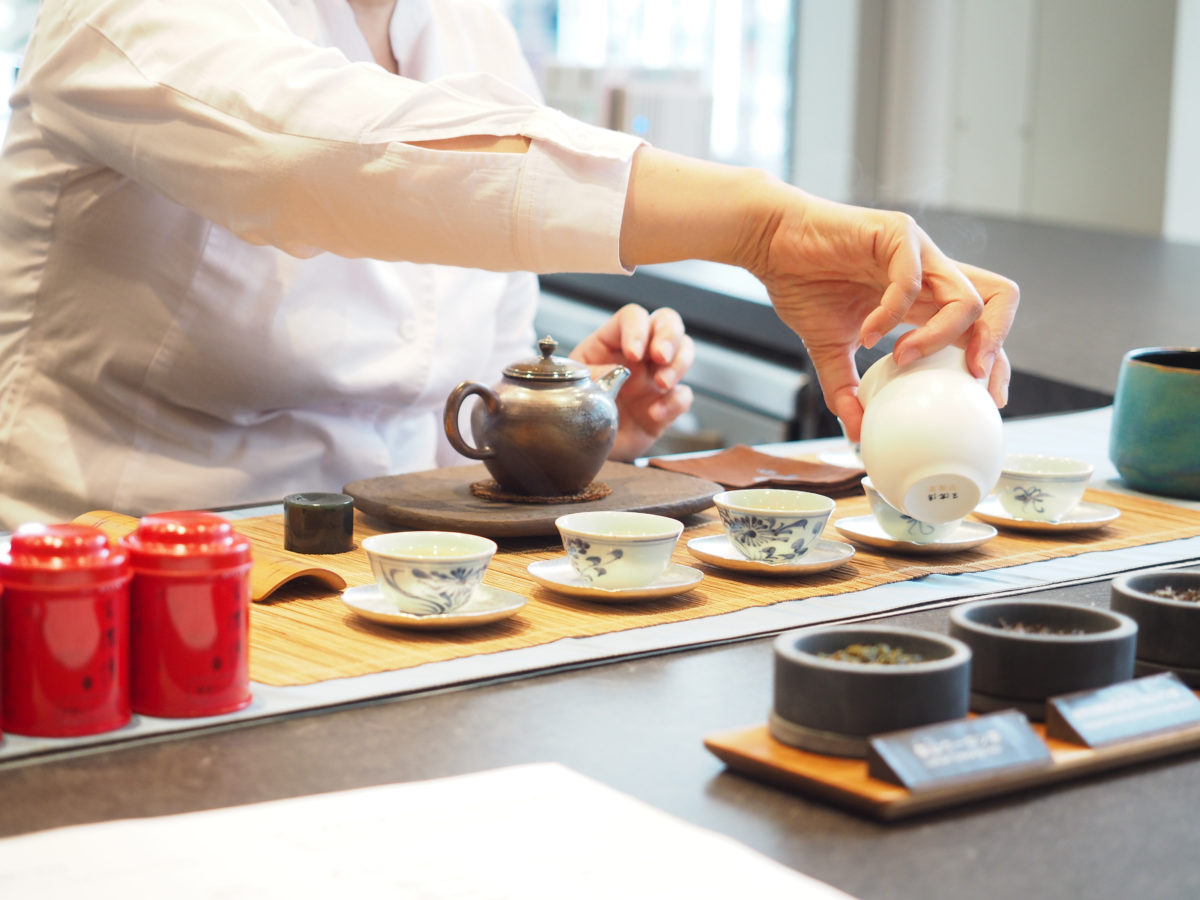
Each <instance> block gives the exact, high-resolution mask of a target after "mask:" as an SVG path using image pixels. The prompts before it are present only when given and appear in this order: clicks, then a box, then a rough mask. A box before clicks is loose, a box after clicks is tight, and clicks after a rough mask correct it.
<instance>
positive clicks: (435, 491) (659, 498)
mask: <svg viewBox="0 0 1200 900" xmlns="http://www.w3.org/2000/svg"><path fill="white" fill-rule="evenodd" d="M490 478H491V476H490V475H489V474H488V471H487V469H486V468H484V466H483V464H482V463H477V464H475V465H469V466H453V467H449V468H445V469H433V470H432V471H428V472H413V473H410V474H407V475H384V476H381V477H379V478H366V479H363V480H361V481H353V482H351V483H350V484H348V485H346V487H345V488H344V489H343V490H345V492H346V493H347V494H349V495H350V496H351V497H353V498H354V503H355V506H356V507H357V508H358V509H359V510H360V511H362V512H363V513H365V514H367V515H369V516H373V517H375V518H377V519H382V520H383V521H385V522H389V523H391V524H393V525H396V526H398V527H400V528H411V529H423V528H425V529H431V530H435V531H466V532H470V533H472V534H479V535H483V536H484V537H531V536H536V535H555V534H557V533H558V532H557V530H556V529H555V527H554V520H555V519H557V518H558V517H559V516H561V515H565V514H567V513H571V512H581V511H583V510H592V509H623V510H631V511H634V512H648V513H659V514H661V515H664V516H674V517H676V518H679V517H682V516H688V515H691V514H692V513H697V512H700V511H701V510H703V509H707V508H708V507H709V506H711V505H712V498H713V496H714V495H716V494H717V493H719V492H720V491H722V490H724V488H722V487H721V485H719V484H716V483H715V482H712V481H705V480H704V479H703V478H697V477H695V476H694V475H685V474H682V473H680V472H668V471H667V470H666V469H658V468H648V467H646V468H644V467H641V466H634V465H631V464H629V463H618V462H606V463H605V464H604V467H603V468H602V469H601V470H600V474H599V475H597V476H596V480H597V481H602V482H604V483H605V484H606V485H608V486H609V487H610V488H611V489H612V493H610V494H609V495H608V496H607V497H602V498H600V499H599V500H588V501H584V502H578V503H507V502H503V501H495V500H485V499H483V498H481V497H476V496H475V495H474V494H472V493H471V484H472V483H473V482H476V481H486V480H488V479H490Z"/></svg>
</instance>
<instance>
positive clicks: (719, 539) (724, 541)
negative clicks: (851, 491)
mask: <svg viewBox="0 0 1200 900" xmlns="http://www.w3.org/2000/svg"><path fill="white" fill-rule="evenodd" d="M687 548H688V551H689V552H690V553H691V554H692V556H694V557H696V559H699V560H703V561H704V562H706V563H712V564H713V565H714V566H720V567H721V568H723V569H736V570H737V571H739V572H753V573H755V574H756V575H813V574H815V573H817V572H825V571H827V570H829V569H836V568H837V567H838V566H840V565H841V564H842V563H845V562H849V561H850V559H851V557H853V556H854V548H853V547H851V546H850V545H849V544H846V543H843V542H842V541H825V540H819V541H817V543H816V544H815V545H814V546H813V547H812V549H811V550H809V551H808V552H807V553H805V554H804V555H803V556H802V557H800V559H797V560H793V561H792V562H777V563H768V562H762V561H760V560H757V559H746V557H744V556H742V554H740V553H739V552H738V551H737V549H736V548H735V547H734V546H733V544H731V543H730V542H729V537H728V536H727V535H724V534H712V535H709V536H708V537H698V538H692V539H691V540H690V541H688V543H687Z"/></svg>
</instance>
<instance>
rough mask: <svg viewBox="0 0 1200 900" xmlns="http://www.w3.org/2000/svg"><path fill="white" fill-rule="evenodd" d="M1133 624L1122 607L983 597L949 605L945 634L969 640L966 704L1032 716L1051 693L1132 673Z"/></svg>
mask: <svg viewBox="0 0 1200 900" xmlns="http://www.w3.org/2000/svg"><path fill="white" fill-rule="evenodd" d="M1017 625H1020V626H1022V627H1024V628H1026V629H1035V630H1025V631H1018V630H1013V629H1014V628H1015V626H1017ZM1037 629H1044V631H1040V630H1037ZM1137 630H1138V628H1137V623H1136V622H1134V621H1133V620H1132V619H1130V618H1129V617H1128V616H1125V615H1122V614H1121V613H1117V612H1110V611H1109V610H1104V609H1095V608H1093V607H1090V606H1078V605H1076V604H1074V603H1060V602H1056V601H1051V600H983V601H979V602H976V603H968V604H966V605H964V606H959V607H956V608H955V609H953V610H952V611H951V612H950V634H952V635H953V636H954V637H956V638H958V639H960V640H961V641H963V642H964V643H965V644H967V645H968V646H969V647H970V648H971V653H972V660H971V709H973V710H975V711H976V712H992V711H995V710H999V709H1019V710H1021V711H1022V712H1023V713H1025V714H1026V715H1027V716H1029V718H1031V719H1034V720H1036V721H1041V720H1043V719H1044V718H1045V716H1046V700H1047V699H1048V698H1050V697H1056V696H1058V695H1060V694H1069V693H1072V692H1074V691H1086V690H1090V689H1092V688H1099V687H1104V686H1105V685H1109V684H1113V683H1115V682H1118V681H1127V680H1128V679H1130V678H1132V677H1133V659H1134V650H1135V648H1136V644H1137ZM1070 632H1078V633H1070Z"/></svg>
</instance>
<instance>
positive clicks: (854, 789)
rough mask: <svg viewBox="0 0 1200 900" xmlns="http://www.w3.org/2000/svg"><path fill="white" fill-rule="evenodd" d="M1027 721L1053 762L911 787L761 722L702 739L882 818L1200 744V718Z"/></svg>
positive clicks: (738, 762) (763, 774) (763, 775)
mask: <svg viewBox="0 0 1200 900" xmlns="http://www.w3.org/2000/svg"><path fill="white" fill-rule="evenodd" d="M1033 729H1034V731H1035V732H1037V734H1038V735H1039V736H1040V737H1041V738H1042V739H1043V740H1044V741H1045V742H1046V746H1047V748H1048V749H1049V750H1050V754H1051V756H1052V757H1053V759H1054V762H1053V764H1052V765H1050V766H1048V767H1046V768H1042V769H1037V770H1032V771H1017V772H1012V773H1009V774H998V775H995V776H993V777H990V778H988V779H986V780H983V781H974V782H970V783H967V784H959V785H945V786H943V787H937V788H931V789H929V790H922V791H915V792H914V791H909V790H907V789H906V788H903V787H897V786H896V785H893V784H888V783H887V782H885V781H880V780H879V779H877V778H872V777H871V776H870V775H868V774H867V761H866V760H865V759H847V758H843V757H836V756H822V755H820V754H817V753H809V752H806V751H804V750H799V749H797V748H795V747H790V746H788V745H787V744H783V743H780V742H779V741H777V740H775V739H774V738H773V737H771V735H770V733H769V732H768V731H767V727H766V726H765V725H763V726H759V727H756V728H748V729H744V730H740V731H730V732H724V733H722V734H717V735H713V736H711V737H709V738H706V739H705V741H704V746H705V747H707V748H708V749H709V750H710V751H711V752H712V753H714V754H715V755H716V756H717V758H719V759H720V760H721V761H722V762H724V763H725V765H727V766H728V767H729V768H730V769H732V770H734V771H735V772H739V773H741V774H743V775H748V776H750V777H751V778H756V779H758V780H760V781H766V782H769V783H771V784H775V785H778V786H780V787H784V788H787V789H789V790H793V791H796V792H798V793H801V794H806V795H809V796H812V797H817V798H819V799H821V800H826V801H829V802H831V803H834V804H837V805H838V806H844V807H846V808H848V809H851V810H854V811H855V812H859V813H863V814H866V815H868V816H871V817H873V818H877V819H885V820H890V819H902V818H906V817H908V816H913V815H917V814H919V813H924V812H930V811H932V810H936V809H943V808H946V807H950V806H959V805H962V804H964V803H969V802H971V801H972V800H981V799H983V798H985V797H995V796H1000V795H1003V794H1010V793H1014V792H1016V791H1020V790H1025V789H1028V788H1033V787H1038V786H1040V785H1044V784H1052V783H1054V782H1059V781H1067V780H1069V779H1072V778H1079V777H1081V776H1084V775H1090V774H1092V773H1094V772H1101V771H1104V770H1106V769H1115V768H1119V767H1121V766H1129V765H1134V764H1136V763H1140V762H1146V761H1148V760H1152V759H1158V758H1160V757H1164V756H1172V755H1175V754H1179V753H1186V752H1187V751H1189V750H1194V749H1196V748H1197V747H1200V725H1190V726H1187V727H1184V728H1179V729H1175V730H1172V731H1167V732H1159V733H1157V734H1151V735H1146V736H1145V737H1140V738H1135V739H1132V740H1128V741H1123V742H1121V743H1118V744H1111V745H1108V746H1104V747H1099V748H1090V747H1083V746H1079V745H1076V744H1068V743H1066V742H1063V741H1057V740H1054V739H1052V738H1046V737H1045V728H1044V727H1043V726H1042V725H1041V724H1038V723H1034V724H1033Z"/></svg>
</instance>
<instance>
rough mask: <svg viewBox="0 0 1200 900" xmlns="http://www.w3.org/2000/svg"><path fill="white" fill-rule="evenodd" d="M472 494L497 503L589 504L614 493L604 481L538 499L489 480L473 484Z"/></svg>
mask: <svg viewBox="0 0 1200 900" xmlns="http://www.w3.org/2000/svg"><path fill="white" fill-rule="evenodd" d="M471 493H472V494H474V495H475V496H476V497H479V498H481V499H483V500H491V501H493V502H495V503H587V502H588V501H591V500H601V499H603V498H604V497H607V496H608V495H609V494H611V493H612V488H610V487H609V486H608V485H607V484H605V483H604V482H603V481H593V482H592V483H591V484H589V485H588V486H587V487H585V488H584V489H583V490H582V491H579V492H578V493H575V494H554V495H552V496H548V497H538V496H534V495H533V494H514V493H512V492H511V491H506V490H504V489H503V488H501V487H500V485H499V484H497V483H496V482H495V481H491V480H488V481H473V482H471Z"/></svg>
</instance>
